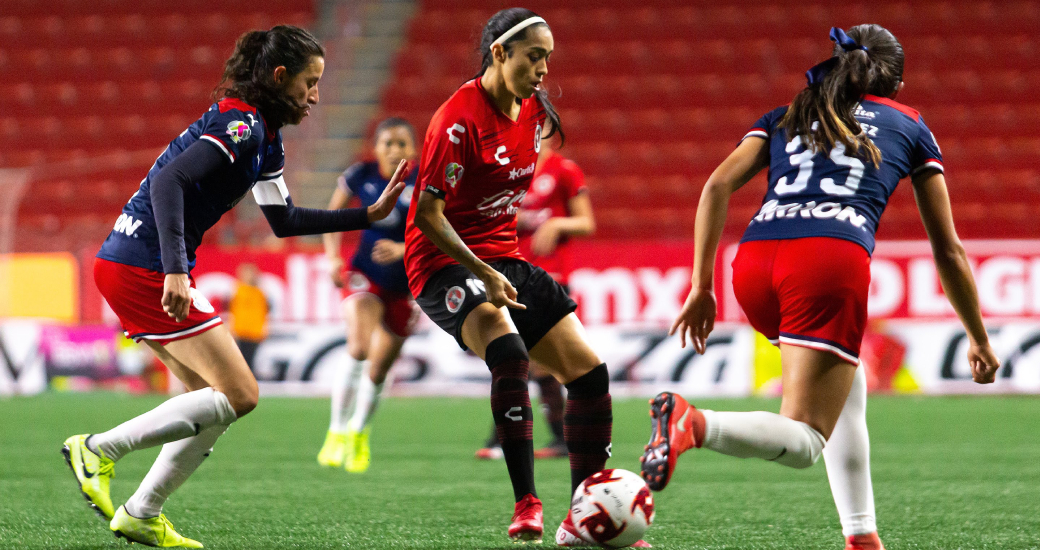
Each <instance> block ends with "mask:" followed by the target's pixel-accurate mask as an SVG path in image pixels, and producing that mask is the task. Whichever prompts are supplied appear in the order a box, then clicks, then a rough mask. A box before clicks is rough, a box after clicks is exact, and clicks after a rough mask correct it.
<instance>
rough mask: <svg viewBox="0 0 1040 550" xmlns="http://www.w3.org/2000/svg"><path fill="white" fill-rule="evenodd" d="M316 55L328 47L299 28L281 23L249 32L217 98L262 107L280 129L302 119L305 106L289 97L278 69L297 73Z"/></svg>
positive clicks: (227, 66)
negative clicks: (276, 79) (276, 78)
mask: <svg viewBox="0 0 1040 550" xmlns="http://www.w3.org/2000/svg"><path fill="white" fill-rule="evenodd" d="M314 57H325V48H323V47H322V45H321V44H319V43H318V40H317V39H316V38H314V36H313V35H311V33H309V32H307V31H305V30H303V29H301V28H299V27H294V26H292V25H279V26H277V27H274V28H272V29H271V30H269V31H249V32H247V33H245V34H243V35H242V36H240V37H239V38H238V42H236V43H235V51H234V53H232V54H231V57H230V58H228V60H227V62H226V63H225V64H224V76H223V77H222V78H221V79H220V84H218V85H217V88H216V89H215V90H214V91H213V96H214V99H220V98H223V97H233V98H236V99H241V100H242V101H245V102H246V103H248V104H250V105H252V106H254V107H256V108H257V109H259V111H260V113H261V114H262V115H263V116H264V118H265V119H266V120H267V122H268V123H269V124H271V125H273V126H274V127H276V128H280V127H282V126H284V125H286V124H288V123H290V122H292V121H293V120H298V116H297V114H298V113H299V112H300V111H301V110H302V109H304V108H305V106H303V105H298V104H297V103H296V102H295V101H293V100H292V99H291V98H289V97H286V95H285V93H284V91H283V89H282V87H281V86H279V85H278V84H276V83H275V82H274V77H273V73H274V69H275V68H276V67H285V69H286V72H287V73H288V74H289V76H294V75H297V74H299V73H300V71H302V70H303V69H304V68H306V67H307V65H308V64H309V63H310V62H311V59H313V58H314Z"/></svg>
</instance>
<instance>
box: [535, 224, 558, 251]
mask: <svg viewBox="0 0 1040 550" xmlns="http://www.w3.org/2000/svg"><path fill="white" fill-rule="evenodd" d="M558 244H560V229H559V228H558V227H557V226H556V224H554V223H553V220H551V219H550V220H547V221H546V222H545V223H543V224H542V225H541V226H540V227H539V228H538V229H537V230H535V232H534V235H531V252H532V253H534V255H535V256H549V255H551V254H552V253H553V251H555V250H556V245H558Z"/></svg>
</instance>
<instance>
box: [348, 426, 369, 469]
mask: <svg viewBox="0 0 1040 550" xmlns="http://www.w3.org/2000/svg"><path fill="white" fill-rule="evenodd" d="M368 431H369V429H368V428H365V429H364V430H363V431H361V432H360V433H359V432H348V433H347V439H348V441H349V440H353V444H352V445H350V447H349V449H350V452H349V453H347V458H346V464H345V466H344V467H345V468H346V470H347V471H348V472H350V473H352V474H360V473H364V472H365V471H366V470H368V466H369V464H371V463H372V449H371V448H370V447H369V446H368Z"/></svg>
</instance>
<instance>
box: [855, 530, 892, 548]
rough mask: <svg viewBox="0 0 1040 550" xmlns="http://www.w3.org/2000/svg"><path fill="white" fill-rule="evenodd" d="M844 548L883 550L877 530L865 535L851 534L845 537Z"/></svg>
mask: <svg viewBox="0 0 1040 550" xmlns="http://www.w3.org/2000/svg"><path fill="white" fill-rule="evenodd" d="M845 550H885V546H884V545H882V544H881V539H879V538H878V536H877V531H875V532H873V533H867V534H866V535H852V536H849V537H846V538H845Z"/></svg>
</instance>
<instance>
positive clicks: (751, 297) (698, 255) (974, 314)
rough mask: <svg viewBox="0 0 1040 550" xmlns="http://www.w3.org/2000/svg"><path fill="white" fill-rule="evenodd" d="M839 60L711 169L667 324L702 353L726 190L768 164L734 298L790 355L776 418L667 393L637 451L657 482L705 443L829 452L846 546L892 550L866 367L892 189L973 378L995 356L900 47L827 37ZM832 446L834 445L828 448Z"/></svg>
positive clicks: (865, 29)
mask: <svg viewBox="0 0 1040 550" xmlns="http://www.w3.org/2000/svg"><path fill="white" fill-rule="evenodd" d="M831 39H832V40H834V41H835V42H836V46H835V48H834V56H833V57H832V58H830V59H828V60H827V61H825V62H823V63H821V64H819V65H817V66H815V67H813V68H812V69H810V70H809V71H808V72H807V73H806V76H807V78H808V81H809V83H808V86H807V87H806V88H805V89H804V90H803V91H802V92H800V93H799V94H798V95H797V96H796V97H795V98H794V101H793V102H792V103H791V105H790V106H789V107H781V108H778V109H775V110H773V111H771V112H769V113H767V114H766V115H765V116H763V117H762V118H761V119H760V120H759V122H758V123H757V124H756V125H755V127H754V128H753V129H752V130H751V131H750V132H748V134H747V135H746V136H745V137H744V139H743V140H742V141H741V143H740V145H739V146H738V147H737V149H736V150H735V151H734V152H733V153H732V154H731V155H730V156H729V158H727V159H726V160H725V161H723V163H722V164H721V165H719V167H718V168H717V169H716V170H715V172H714V173H713V174H712V176H711V178H709V180H708V182H707V184H706V185H705V187H704V191H703V193H702V195H701V202H700V204H699V205H698V207H697V221H696V251H695V256H694V268H693V280H692V283H693V288H692V290H691V291H690V295H689V297H688V298H687V300H686V303H685V305H684V306H683V309H682V312H681V313H680V315H679V317H678V319H676V321H675V323H674V325H673V326H672V331H671V332H672V333H675V332H679V334H680V339H681V341H682V344H683V346H685V345H686V338H687V336H689V337H690V338H691V342H692V344H693V346H694V348H695V349H696V350H697V351H699V352H702V353H703V352H704V347H705V340H706V339H707V337H708V334H709V333H710V332H711V330H712V327H713V325H714V323H715V313H716V302H715V296H714V293H713V288H714V286H713V285H714V282H713V280H714V279H713V277H714V273H713V272H712V270H713V267H714V265H715V254H716V251H717V249H718V243H719V238H720V236H721V233H722V228H723V224H724V222H725V218H726V207H727V204H728V201H729V197H730V194H732V193H733V192H734V191H736V190H737V189H739V188H740V187H741V186H742V185H744V184H745V183H747V182H748V181H749V180H750V179H751V178H752V177H753V176H754V175H755V174H757V173H758V172H759V171H761V170H762V169H763V168H768V169H769V188H768V191H767V192H766V196H765V198H764V200H763V204H762V208H761V209H760V210H759V212H758V214H757V215H756V216H755V217H754V218H753V219H752V220H751V223H750V225H749V226H748V228H747V230H746V231H745V233H744V237H743V239H741V244H740V248H739V250H738V252H737V256H736V258H735V259H734V260H733V289H734V292H735V294H736V297H737V300H738V301H739V302H740V305H741V307H742V308H743V310H744V312H745V314H746V315H747V317H748V320H749V321H750V323H751V325H752V326H753V327H754V328H755V329H756V330H758V331H759V332H761V333H762V334H764V335H765V336H766V337H767V338H769V339H770V340H771V341H773V342H774V343H776V344H778V345H779V346H780V355H781V363H782V365H783V402H782V404H781V406H780V414H773V413H770V412H736V413H734V412H716V411H708V410H697V409H695V408H694V407H693V406H691V405H689V404H688V403H687V402H686V401H685V400H684V399H683V398H682V397H681V396H679V395H675V394H672V393H667V392H665V393H662V394H660V395H658V396H657V397H656V398H655V399H654V400H653V401H651V403H652V408H651V417H652V419H653V421H652V430H653V431H652V434H651V438H650V444H649V445H648V446H647V449H646V453H645V454H644V455H643V457H642V461H643V468H642V469H643V475H644V477H645V478H646V479H647V482H648V483H649V484H650V486H651V488H653V489H655V490H661V489H663V488H664V487H665V485H666V484H667V483H668V481H669V479H670V478H671V476H672V473H673V471H674V468H675V461H676V459H677V458H678V456H679V455H680V454H682V453H683V452H684V451H686V450H689V449H691V448H694V447H705V448H708V449H712V450H714V451H718V452H720V453H723V454H728V455H731V456H736V457H741V458H747V457H757V458H762V459H765V460H770V461H773V462H777V463H780V464H783V465H785V466H790V467H792V468H807V467H809V466H811V465H812V464H814V463H815V462H816V460H817V459H818V458H819V457H820V455H821V454H822V455H823V456H824V458H825V459H826V464H827V474H828V478H829V480H830V483H831V490H832V493H833V495H834V500H835V504H837V507H838V512H839V516H840V517H841V523H842V530H843V532H844V534H845V536H846V548H848V549H850V550H853V549H881V548H882V545H881V541H880V540H879V539H878V536H877V528H876V525H875V517H874V497H873V490H872V488H871V482H870V469H869V439H868V434H867V425H866V380H865V377H864V373H863V369H862V368H857V365H858V363H859V358H858V355H859V348H860V342H861V340H862V337H863V330H864V326H865V324H866V320H867V291H868V286H869V283H870V254H871V252H872V251H873V249H874V233H875V231H876V230H877V224H878V220H879V219H880V218H881V214H882V212H883V211H884V208H885V204H886V202H887V200H888V197H889V195H891V193H892V191H894V190H895V187H896V185H897V184H898V183H899V180H901V179H902V178H904V177H907V176H909V177H910V178H911V181H912V183H913V188H914V195H915V197H916V199H917V205H918V209H919V210H920V213H921V219H922V221H923V222H924V226H925V229H926V230H927V233H928V238H929V240H930V241H931V244H932V251H933V254H934V257H935V263H936V267H937V268H938V271H939V276H940V278H941V280H942V286H943V289H944V290H945V292H946V295H947V296H948V297H949V299H950V303H951V304H952V305H953V307H954V309H955V310H956V311H957V314H958V316H959V317H960V319H961V322H962V323H963V324H964V328H965V330H966V331H967V336H968V339H969V341H970V344H971V345H970V346H969V349H968V361H969V363H970V365H971V372H972V377H973V379H974V380H975V381H976V382H978V383H991V382H993V380H994V376H995V373H996V370H997V368H999V365H1000V364H999V361H998V360H997V358H996V356H995V355H994V353H993V349H992V348H991V347H990V344H989V339H988V337H987V334H986V329H985V327H984V326H983V323H982V317H981V314H980V313H979V305H978V296H977V293H976V290H975V282H974V279H973V278H972V274H971V269H970V267H969V265H968V262H967V260H966V257H965V254H964V248H963V247H962V246H961V244H960V240H959V239H958V237H957V233H956V231H955V230H954V225H953V217H952V215H951V211H950V201H949V196H948V195H947V191H946V183H945V179H944V177H943V165H942V156H941V154H940V152H939V147H938V145H937V144H936V142H935V137H934V136H933V135H932V133H931V132H930V131H929V130H928V127H927V126H926V125H925V123H924V120H923V119H922V118H921V115H920V114H919V113H918V112H917V111H915V110H913V109H911V108H909V107H907V106H905V105H901V104H899V103H896V102H895V101H894V98H895V97H896V95H897V94H898V93H899V91H900V89H902V87H903V82H902V75H903V48H902V46H901V45H900V44H899V42H898V41H897V40H896V39H895V37H894V36H892V34H891V33H889V32H888V31H887V30H885V29H884V28H882V27H880V26H877V25H860V26H857V27H853V28H852V29H850V30H849V32H848V34H847V35H846V34H845V33H844V32H843V31H842V30H841V29H837V28H834V29H832V30H831ZM825 443H826V448H825V447H824V445H825Z"/></svg>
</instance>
